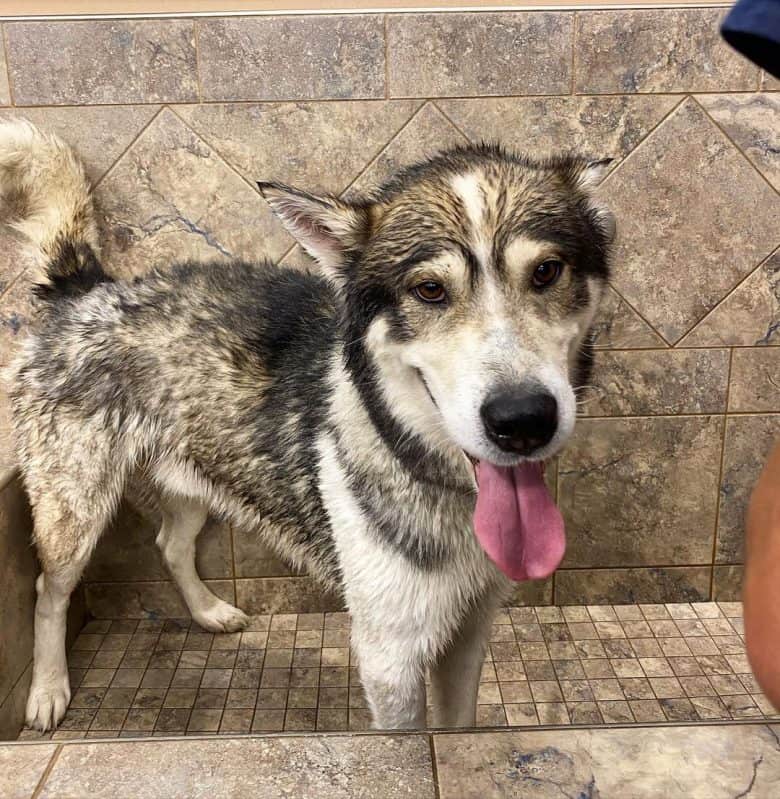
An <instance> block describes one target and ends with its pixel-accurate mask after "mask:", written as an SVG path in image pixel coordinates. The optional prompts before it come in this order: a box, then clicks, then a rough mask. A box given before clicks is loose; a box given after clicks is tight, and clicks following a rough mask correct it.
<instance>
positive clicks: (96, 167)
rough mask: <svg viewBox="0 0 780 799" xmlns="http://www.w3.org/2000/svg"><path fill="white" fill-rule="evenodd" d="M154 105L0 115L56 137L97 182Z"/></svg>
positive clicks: (146, 120) (31, 110) (19, 111)
mask: <svg viewBox="0 0 780 799" xmlns="http://www.w3.org/2000/svg"><path fill="white" fill-rule="evenodd" d="M158 109H159V106H155V105H124V106H121V105H120V106H111V107H110V108H106V107H101V106H84V107H76V108H74V107H70V108H24V109H12V110H11V109H9V110H7V111H2V112H0V121H1V120H2V119H3V117H10V116H21V117H24V119H29V120H30V122H32V123H33V124H34V125H37V126H38V127H39V128H40V129H41V130H44V131H51V132H53V133H56V134H57V135H58V136H60V137H61V138H62V139H64V140H65V141H66V142H68V144H70V145H71V146H72V147H74V148H75V149H76V152H78V154H79V157H80V158H81V159H82V160H83V161H84V166H85V167H86V168H87V174H88V175H89V177H90V179H91V180H93V181H97V180H99V179H100V178H101V177H103V175H104V174H105V173H106V171H107V170H108V169H109V167H110V166H111V165H112V164H113V163H114V161H116V159H117V158H119V156H120V155H121V154H122V153H123V152H124V150H125V149H126V148H127V147H128V146H129V145H130V143H131V142H132V141H133V139H134V138H135V137H136V136H137V135H138V134H139V133H140V132H141V131H142V130H143V128H144V126H145V125H147V124H149V121H150V120H151V119H152V117H153V116H154V115H155V114H156V113H157V111H158Z"/></svg>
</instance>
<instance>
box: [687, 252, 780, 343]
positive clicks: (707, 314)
mask: <svg viewBox="0 0 780 799" xmlns="http://www.w3.org/2000/svg"><path fill="white" fill-rule="evenodd" d="M777 254H780V245H777V246H776V247H775V248H774V249H773V250H772V251H771V252H770V253H769V255H767V256H766V257H765V258H762V259H761V260H760V261H759V262H758V265H757V266H755V267H753V268H752V269H751V270H750V271H749V272H748V273H747V274H746V275H745V276H744V277H743V278H742V279H741V280H739V281H738V282H737V283H736V284H735V285H734V286H733V287H732V288H731V289H729V291H728V293H727V294H726V295H725V296H724V297H722V298H721V299H719V300H718V302H717V303H715V305H713V306H712V308H710V309H709V311H707V313H706V314H704V316H702V318H701V319H699V320H698V321H697V322H695V323H694V324H693V326H692V327H690V328H689V329H688V330H687V331H686V332H685V334H684V335H683V336H682V338H680V339H679V340H678V343H682V342H683V341H685V339H686V338H687V337H688V336H689V335H690V334H691V333H693V331H694V330H696V328H697V327H698V326H699V325H700V324H701V323H702V322H704V321H705V319H707V318H709V317H710V316H711V315H712V314H713V313H715V311H716V310H717V309H718V308H720V306H721V305H723V303H724V302H726V300H728V299H729V297H731V296H732V294H734V292H736V291H737V290H738V289H739V288H740V287H741V286H742V285H743V284H744V283H746V282H747V281H748V280H749V279H750V278H751V277H753V275H754V274H755V273H756V272H758V270H759V269H761V267H762V266H764V264H766V263H767V262H768V261H769V260H770V259H771V258H772V257H774V256H775V255H777ZM708 346H711V345H702V344H700V345H698V346H697V347H690V346H689V347H686V346H685V345H683V346H682V347H680V348H679V349H681V350H684V349H705V348H706V347H708ZM715 346H728V347H729V348H730V349H745V348H748V347H750V348H754V347H766V346H775V345H766V344H763V345H762V344H730V345H715ZM674 349H677V345H675V346H674Z"/></svg>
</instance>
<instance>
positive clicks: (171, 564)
mask: <svg viewBox="0 0 780 799" xmlns="http://www.w3.org/2000/svg"><path fill="white" fill-rule="evenodd" d="M158 502H159V504H160V508H161V510H162V519H163V521H162V526H161V527H160V532H159V533H158V535H157V546H158V547H159V548H160V552H161V553H162V556H163V560H164V561H165V565H166V566H167V567H168V570H169V571H170V573H171V575H172V576H173V579H174V580H175V581H176V584H177V585H178V587H179V590H180V591H181V594H182V596H183V597H184V601H185V602H186V603H187V607H188V608H189V610H190V613H191V614H192V618H193V619H194V620H195V621H196V622H197V623H198V624H199V625H200V626H201V627H203V628H204V629H206V630H211V631H212V632H217V633H227V632H235V631H236V630H241V629H243V628H244V627H246V625H247V623H248V622H249V619H248V618H247V616H246V615H245V614H244V613H243V612H242V611H240V610H239V609H238V608H235V607H233V605H231V604H229V603H227V602H225V601H224V600H222V599H220V598H219V597H217V596H215V595H214V594H213V593H212V592H211V591H210V590H209V589H208V588H207V587H206V586H205V584H204V583H203V581H202V580H201V579H200V577H199V576H198V572H197V569H196V568H195V540H196V539H197V537H198V534H199V533H200V531H201V529H202V528H203V525H204V524H205V522H206V517H207V516H208V509H207V508H206V506H205V505H203V504H202V503H200V502H197V501H196V500H192V499H183V498H179V497H176V498H173V497H170V496H165V497H160V498H159V499H158Z"/></svg>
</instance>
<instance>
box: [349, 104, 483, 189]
mask: <svg viewBox="0 0 780 799" xmlns="http://www.w3.org/2000/svg"><path fill="white" fill-rule="evenodd" d="M467 143H468V140H467V139H466V138H465V137H464V136H463V134H461V133H460V132H459V131H458V130H457V128H455V126H454V125H453V124H452V123H451V122H450V121H449V120H448V119H447V118H446V117H445V116H444V114H442V112H441V111H439V109H438V108H437V107H436V106H435V105H434V104H433V103H427V104H426V105H424V106H423V107H422V108H421V109H420V110H419V111H418V112H417V114H416V115H415V116H414V118H413V119H412V120H411V122H409V124H408V125H407V126H406V127H405V128H404V129H403V130H402V131H400V133H398V135H397V136H396V137H395V138H394V139H393V140H392V141H391V142H390V144H388V146H387V147H386V148H385V149H384V150H383V151H382V152H381V153H380V155H379V156H378V158H376V159H375V160H374V161H373V162H372V163H371V164H370V166H369V167H368V169H366V171H365V172H363V174H362V175H360V177H359V178H358V179H357V180H356V181H355V183H354V184H353V185H352V186H351V187H350V189H352V190H355V191H366V190H368V189H371V188H372V187H374V186H376V185H378V184H379V183H381V182H382V181H384V180H386V179H387V178H389V177H390V176H391V175H392V174H393V173H394V172H395V171H396V170H398V169H399V168H400V167H402V166H407V165H408V164H412V163H414V162H415V161H420V160H422V159H423V158H426V157H428V156H430V155H434V154H435V153H437V152H439V150H445V149H447V148H448V147H454V146H456V145H458V144H467Z"/></svg>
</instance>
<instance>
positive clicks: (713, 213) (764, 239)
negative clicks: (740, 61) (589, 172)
mask: <svg viewBox="0 0 780 799" xmlns="http://www.w3.org/2000/svg"><path fill="white" fill-rule="evenodd" d="M602 193H603V196H604V198H605V200H606V202H607V203H608V204H609V205H610V207H611V208H612V209H613V210H614V211H615V213H616V215H617V219H618V240H617V246H616V253H615V266H616V269H615V276H614V284H615V287H616V288H617V289H618V291H619V292H620V293H621V294H622V295H623V296H624V297H625V298H626V299H627V300H628V301H629V302H630V303H631V304H632V305H634V306H635V307H636V308H637V309H638V310H639V311H640V312H641V313H642V315H643V316H644V317H645V318H646V319H647V320H648V321H649V322H650V323H651V324H652V325H653V326H654V327H655V329H656V330H657V331H658V332H659V333H661V335H663V337H664V338H665V339H666V340H667V341H669V342H675V341H677V340H678V339H679V338H681V337H682V336H683V335H684V334H685V333H686V331H688V330H689V329H690V328H691V327H692V326H693V325H694V324H695V323H696V322H697V321H698V320H699V319H701V318H702V317H703V316H704V315H705V314H706V313H707V311H709V310H710V309H711V308H713V307H714V306H715V305H716V304H717V303H718V301H719V300H721V299H722V298H723V297H724V296H725V294H726V293H727V292H728V291H729V290H730V289H731V288H733V286H735V285H736V283H737V282H738V281H739V280H740V279H741V278H743V277H744V276H745V275H747V274H748V272H749V271H750V270H751V269H753V268H755V266H756V265H757V264H758V263H760V262H761V260H762V259H763V258H765V257H766V256H767V254H768V253H769V252H771V250H772V249H773V248H774V247H775V246H776V244H777V239H778V238H779V237H780V233H779V232H778V228H777V219H778V218H779V217H780V197H778V196H777V195H776V194H775V192H773V191H772V189H771V188H770V187H769V186H768V185H767V184H766V183H765V182H764V181H763V180H762V179H761V178H760V177H759V175H757V174H756V172H755V170H754V169H753V168H752V166H750V164H749V163H747V162H746V160H745V158H744V156H742V155H741V154H740V153H739V152H738V151H737V150H736V149H735V148H734V146H733V145H732V144H731V143H730V142H729V141H728V139H726V138H725V136H723V134H722V133H721V132H720V131H719V130H718V129H717V128H716V127H715V126H714V125H713V123H712V122H711V121H710V120H709V118H708V117H707V116H706V114H705V113H704V111H702V109H701V107H700V106H698V105H697V104H696V102H695V101H694V100H692V99H689V100H686V101H685V102H684V103H683V104H682V105H681V106H680V108H679V109H678V110H676V111H675V112H674V113H673V114H672V115H671V116H670V117H669V119H667V120H666V121H665V122H664V123H663V124H662V125H661V126H660V127H659V128H658V129H657V130H656V131H654V132H653V133H652V134H651V135H650V136H649V137H648V139H646V140H645V141H644V142H643V143H642V144H641V145H640V146H639V147H638V148H637V149H636V150H635V151H634V153H633V154H632V156H631V157H630V158H627V159H626V160H625V161H624V162H623V163H622V164H621V165H619V166H618V168H617V169H616V170H615V171H614V172H613V173H612V174H611V175H610V176H609V177H608V178H607V179H606V181H605V184H604V186H603V188H602Z"/></svg>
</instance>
